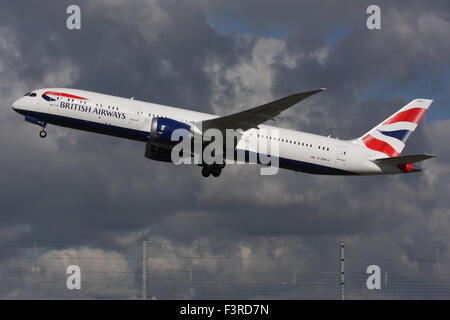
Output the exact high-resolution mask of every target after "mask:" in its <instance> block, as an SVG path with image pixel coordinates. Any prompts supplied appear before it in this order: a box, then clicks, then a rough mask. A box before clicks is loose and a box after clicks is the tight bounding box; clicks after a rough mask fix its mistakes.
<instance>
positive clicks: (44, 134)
mask: <svg viewBox="0 0 450 320" xmlns="http://www.w3.org/2000/svg"><path fill="white" fill-rule="evenodd" d="M46 136H47V131H45V130H44V129H42V130H41V131H40V132H39V137H41V138H42V139H44V138H45V137H46Z"/></svg>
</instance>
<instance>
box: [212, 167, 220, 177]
mask: <svg viewBox="0 0 450 320" xmlns="http://www.w3.org/2000/svg"><path fill="white" fill-rule="evenodd" d="M221 171H222V169H221V168H220V167H219V166H218V165H217V164H213V165H212V167H211V173H212V175H213V177H216V178H217V177H218V176H220V172H221Z"/></svg>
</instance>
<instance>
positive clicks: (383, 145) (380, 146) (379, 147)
mask: <svg viewBox="0 0 450 320" xmlns="http://www.w3.org/2000/svg"><path fill="white" fill-rule="evenodd" d="M362 140H363V142H364V144H365V145H366V147H367V148H369V149H372V150H375V151H380V152H383V153H385V154H387V155H388V156H389V157H391V158H392V157H397V156H399V155H400V153H398V152H397V151H395V149H394V148H392V147H391V145H390V144H388V143H387V142H384V141H381V140H378V139H377V138H374V137H372V136H371V135H370V134H368V135H366V136H365V137H364V138H362Z"/></svg>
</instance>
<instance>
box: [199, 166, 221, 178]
mask: <svg viewBox="0 0 450 320" xmlns="http://www.w3.org/2000/svg"><path fill="white" fill-rule="evenodd" d="M224 167H225V165H223V164H217V163H214V164H212V165H204V166H203V168H202V176H204V177H205V178H207V177H209V176H210V175H211V174H212V175H213V177H216V178H217V177H218V176H220V173H221V172H222V169H223V168H224Z"/></svg>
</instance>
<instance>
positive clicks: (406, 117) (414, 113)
mask: <svg viewBox="0 0 450 320" xmlns="http://www.w3.org/2000/svg"><path fill="white" fill-rule="evenodd" d="M425 112H427V109H423V108H412V109H409V110H405V111H402V112H400V113H398V114H396V115H395V116H393V117H392V118H391V119H389V120H387V121H386V122H385V123H383V124H390V123H396V122H400V121H406V122H413V123H415V124H419V122H420V120H422V118H423V116H424V115H425Z"/></svg>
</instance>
